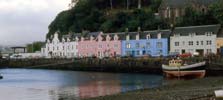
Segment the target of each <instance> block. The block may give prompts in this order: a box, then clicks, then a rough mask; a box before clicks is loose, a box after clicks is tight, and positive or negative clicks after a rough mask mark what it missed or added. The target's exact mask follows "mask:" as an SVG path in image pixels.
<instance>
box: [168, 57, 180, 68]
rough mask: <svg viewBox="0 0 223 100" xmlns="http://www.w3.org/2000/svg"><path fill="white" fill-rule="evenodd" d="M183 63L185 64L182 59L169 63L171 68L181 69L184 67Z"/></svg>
mask: <svg viewBox="0 0 223 100" xmlns="http://www.w3.org/2000/svg"><path fill="white" fill-rule="evenodd" d="M182 63H183V62H182V60H180V59H177V60H175V59H172V60H170V61H169V66H170V67H180V66H182Z"/></svg>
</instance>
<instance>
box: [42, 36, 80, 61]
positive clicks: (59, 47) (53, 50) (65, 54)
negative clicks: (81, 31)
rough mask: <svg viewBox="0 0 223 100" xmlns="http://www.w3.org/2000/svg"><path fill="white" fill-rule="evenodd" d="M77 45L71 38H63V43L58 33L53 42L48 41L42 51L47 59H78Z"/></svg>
mask: <svg viewBox="0 0 223 100" xmlns="http://www.w3.org/2000/svg"><path fill="white" fill-rule="evenodd" d="M77 45H78V43H77V42H76V41H71V39H70V38H62V41H60V40H59V37H58V33H55V34H54V36H53V39H52V40H50V39H48V40H47V42H46V45H45V47H43V48H42V49H41V53H42V55H43V56H45V57H47V58H55V57H57V58H58V57H59V58H73V57H77V52H78V50H77Z"/></svg>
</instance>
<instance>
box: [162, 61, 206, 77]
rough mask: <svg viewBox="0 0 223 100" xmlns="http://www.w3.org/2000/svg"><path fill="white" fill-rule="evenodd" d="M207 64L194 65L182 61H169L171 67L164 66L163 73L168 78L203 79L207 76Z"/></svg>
mask: <svg viewBox="0 0 223 100" xmlns="http://www.w3.org/2000/svg"><path fill="white" fill-rule="evenodd" d="M205 65H206V62H205V61H203V62H198V63H192V64H186V63H185V64H183V61H182V60H180V59H176V60H175V59H173V60H170V61H169V65H164V64H163V65H162V69H163V73H164V75H165V76H166V77H167V78H174V77H178V78H180V77H188V78H203V77H204V76H205V73H206V71H205Z"/></svg>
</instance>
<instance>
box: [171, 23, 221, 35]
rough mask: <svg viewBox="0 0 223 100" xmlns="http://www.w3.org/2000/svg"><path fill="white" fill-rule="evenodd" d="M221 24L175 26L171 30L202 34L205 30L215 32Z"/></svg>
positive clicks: (175, 32)
mask: <svg viewBox="0 0 223 100" xmlns="http://www.w3.org/2000/svg"><path fill="white" fill-rule="evenodd" d="M220 27H221V25H219V24H218V25H203V26H189V27H176V28H175V29H174V30H173V33H174V34H189V33H196V34H202V33H205V32H213V34H217V33H218V31H219V29H220Z"/></svg>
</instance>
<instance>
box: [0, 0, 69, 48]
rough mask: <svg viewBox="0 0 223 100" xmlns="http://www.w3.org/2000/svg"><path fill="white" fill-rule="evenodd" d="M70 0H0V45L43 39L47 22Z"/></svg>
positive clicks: (21, 44) (22, 44)
mask: <svg viewBox="0 0 223 100" xmlns="http://www.w3.org/2000/svg"><path fill="white" fill-rule="evenodd" d="M70 1H71V0H0V46H1V45H2V46H7V45H12V46H24V45H25V44H28V43H32V42H34V41H45V36H46V33H47V32H48V26H49V24H50V23H51V22H52V21H53V20H54V19H55V17H56V15H57V14H58V13H59V12H61V11H63V10H67V9H68V5H69V3H70Z"/></svg>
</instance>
